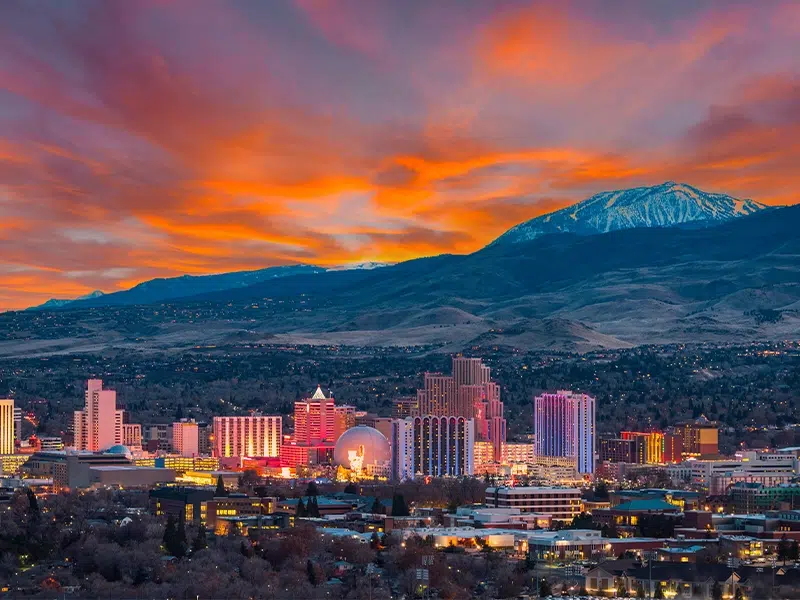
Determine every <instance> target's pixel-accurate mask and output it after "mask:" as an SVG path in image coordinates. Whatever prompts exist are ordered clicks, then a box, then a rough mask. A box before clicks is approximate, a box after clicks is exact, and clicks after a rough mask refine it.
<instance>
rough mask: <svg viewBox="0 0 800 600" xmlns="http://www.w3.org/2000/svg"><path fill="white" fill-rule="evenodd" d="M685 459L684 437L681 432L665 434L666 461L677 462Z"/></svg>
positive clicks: (669, 462)
mask: <svg viewBox="0 0 800 600" xmlns="http://www.w3.org/2000/svg"><path fill="white" fill-rule="evenodd" d="M682 460H683V437H682V436H681V435H680V434H679V433H674V432H673V433H665V434H664V463H666V464H675V463H679V462H681V461H682Z"/></svg>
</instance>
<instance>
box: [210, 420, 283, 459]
mask: <svg viewBox="0 0 800 600" xmlns="http://www.w3.org/2000/svg"><path fill="white" fill-rule="evenodd" d="M282 424H283V419H282V418H281V417H272V416H270V417H265V416H257V415H253V416H248V417H214V456H218V457H232V456H236V457H258V458H262V457H266V458H277V457H278V456H280V454H281V441H282V438H283V431H282Z"/></svg>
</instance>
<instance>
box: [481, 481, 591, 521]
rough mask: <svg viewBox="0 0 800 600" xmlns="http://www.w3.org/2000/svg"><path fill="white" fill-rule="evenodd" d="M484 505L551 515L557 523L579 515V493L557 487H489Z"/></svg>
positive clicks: (577, 490) (574, 490)
mask: <svg viewBox="0 0 800 600" xmlns="http://www.w3.org/2000/svg"><path fill="white" fill-rule="evenodd" d="M486 504H487V505H488V506H493V507H497V508H518V509H519V510H520V512H522V513H538V514H543V515H552V518H553V519H555V520H557V521H571V520H572V519H574V518H575V517H576V516H577V515H579V514H580V513H581V491H580V490H579V489H577V488H557V487H533V486H526V487H490V488H486Z"/></svg>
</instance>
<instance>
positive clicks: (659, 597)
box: [653, 581, 664, 600]
mask: <svg viewBox="0 0 800 600" xmlns="http://www.w3.org/2000/svg"><path fill="white" fill-rule="evenodd" d="M653 598H655V599H656V600H664V586H663V585H662V584H661V582H660V581H659V582H658V585H657V586H656V593H655V594H653Z"/></svg>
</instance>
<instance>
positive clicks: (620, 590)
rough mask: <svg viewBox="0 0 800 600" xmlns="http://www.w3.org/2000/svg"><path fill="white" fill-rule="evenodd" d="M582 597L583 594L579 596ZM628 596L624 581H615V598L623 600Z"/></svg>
mask: <svg viewBox="0 0 800 600" xmlns="http://www.w3.org/2000/svg"><path fill="white" fill-rule="evenodd" d="M581 595H583V594H581ZM627 595H628V588H626V587H625V580H624V579H620V580H619V581H617V596H619V597H620V598H625V597H627Z"/></svg>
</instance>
